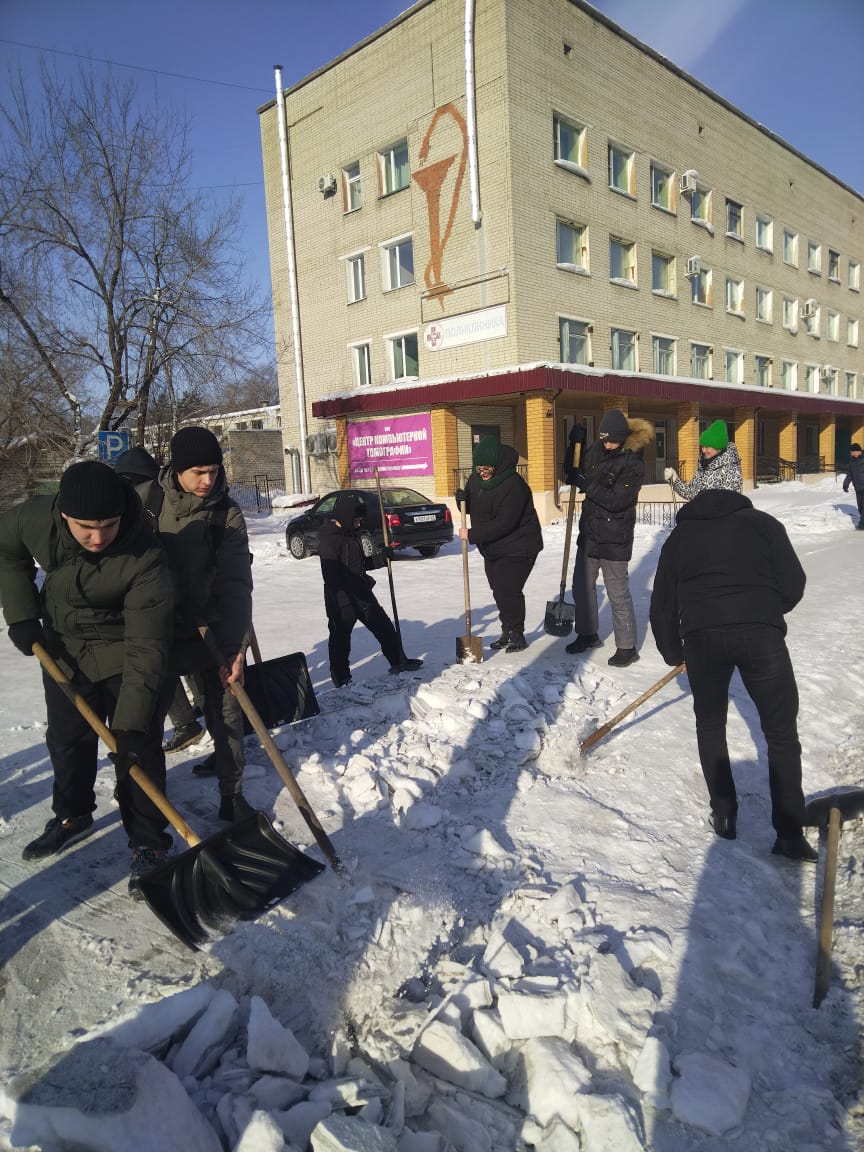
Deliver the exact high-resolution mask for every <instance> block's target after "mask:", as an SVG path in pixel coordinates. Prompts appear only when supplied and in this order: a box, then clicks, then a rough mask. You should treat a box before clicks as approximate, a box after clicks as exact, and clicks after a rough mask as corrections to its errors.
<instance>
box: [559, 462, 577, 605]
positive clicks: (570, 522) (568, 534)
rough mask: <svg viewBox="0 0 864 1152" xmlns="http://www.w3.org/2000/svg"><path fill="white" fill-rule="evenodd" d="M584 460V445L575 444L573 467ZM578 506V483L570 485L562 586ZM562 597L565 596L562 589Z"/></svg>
mask: <svg viewBox="0 0 864 1152" xmlns="http://www.w3.org/2000/svg"><path fill="white" fill-rule="evenodd" d="M581 460H582V445H581V444H574V445H573V467H574V468H578V467H579V464H580V462H581ZM575 508H576V485H575V484H571V485H570V501H569V503H568V505H567V530H566V531H565V533H564V560H563V562H562V564H561V588H562V590H563V588H564V585H565V584H566V583H567V570H568V568H569V567H570V537H571V536H572V534H573V512H574V510H575ZM561 598H562V599H563V598H564V593H563V591H562V593H561Z"/></svg>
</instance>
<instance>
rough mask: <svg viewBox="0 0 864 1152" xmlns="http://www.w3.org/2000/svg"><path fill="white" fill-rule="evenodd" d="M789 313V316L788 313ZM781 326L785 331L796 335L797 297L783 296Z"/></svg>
mask: <svg viewBox="0 0 864 1152" xmlns="http://www.w3.org/2000/svg"><path fill="white" fill-rule="evenodd" d="M790 313H791V318H790V316H789V314H790ZM783 327H784V328H785V330H786V331H787V332H791V333H792V335H793V336H794V335H796V334H797V332H798V297H797V296H784V297H783Z"/></svg>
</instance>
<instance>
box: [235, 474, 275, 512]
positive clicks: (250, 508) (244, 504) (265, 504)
mask: <svg viewBox="0 0 864 1152" xmlns="http://www.w3.org/2000/svg"><path fill="white" fill-rule="evenodd" d="M228 491H229V493H230V495H231V498H232V500H236V501H237V503H238V504H239V505H240V507H241V508H242V509H243V511H244V512H272V511H273V497H274V496H284V495H285V479H284V477H281V476H280V477H279V479H278V480H276V481H272V482H271V480H270V477H269V476H268V475H267V473H266V472H262V473H258V474H256V475H254V476H252V477H249V478H246V479H243V478H240V479H235V480H232V481H231V482H230V483H229V484H228Z"/></svg>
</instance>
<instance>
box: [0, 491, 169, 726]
mask: <svg viewBox="0 0 864 1152" xmlns="http://www.w3.org/2000/svg"><path fill="white" fill-rule="evenodd" d="M34 560H35V563H34ZM37 564H38V565H39V567H40V568H41V569H42V570H43V571H44V572H45V579H44V581H43V583H42V587H41V589H40V588H38V587H37V582H36V574H37V570H36V565H37ZM0 600H2V602H3V615H4V616H5V618H6V623H7V624H17V623H19V622H20V621H21V620H40V619H41V620H42V623H43V627H44V629H45V635H46V639H47V641H48V646H49V648H50V649H51V654H52V655H53V656H55V658H56V659H57V660H58V661H59V663H60V664H61V665H62V666H63V667H64V669H65V670H66V672H67V674H68V675H70V676H72V675H74V674H75V672H76V670H78V671H80V673H81V675H83V676H84V677H86V678H87V680H89V681H90V682H91V683H96V682H98V681H100V680H106V679H108V677H110V676H116V675H118V674H122V676H123V685H122V688H121V690H120V696H119V699H118V702H117V708H116V711H115V713H114V717H113V720H112V725H113V727H114V728H116V729H120V730H129V731H135V732H144V731H146V730H147V728H148V727H149V725H150V722H151V718H152V715H153V711H154V709H155V705H156V700H157V697H158V694H159V689H160V686H161V684H162V681H163V679H164V677H165V674H166V670H167V666H168V655H169V652H170V650H171V643H172V621H173V609H174V602H173V591H172V585H171V577H170V573H169V572H168V570H167V568H166V567H165V561H164V556H163V554H162V549H161V548H160V547H159V545H158V542H157V541H156V540H155V538H154V536H153V534H152V532H151V531H150V529H149V528H148V527H147V526H146V524H145V523H144V519H143V516H142V512H141V506H140V504H139V502H138V499H137V497H136V495H135V492H134V490H133V489H132V488H131V486H130V488H129V490H128V492H127V494H126V503H125V506H124V509H123V513H122V517H121V522H120V531H119V533H118V535H117V538H116V540H115V541H114V543H113V544H111V546H110V547H108V548H106V549H105V550H104V551H103V552H99V553H93V552H88V551H86V549H84V548H82V547H81V545H80V544H78V542H77V541H76V540H75V538H74V537H73V536H72V534H71V533H70V532H69V529H68V528H67V527H66V522H65V521H64V520H63V518H62V516H61V515H60V512H59V510H58V508H57V497H56V496H34V497H33V498H32V499H30V500H25V501H24V502H23V503H22V504H17V505H15V506H14V507H12V508H10V509H9V510H8V511H6V512H4V513H3V514H2V515H0Z"/></svg>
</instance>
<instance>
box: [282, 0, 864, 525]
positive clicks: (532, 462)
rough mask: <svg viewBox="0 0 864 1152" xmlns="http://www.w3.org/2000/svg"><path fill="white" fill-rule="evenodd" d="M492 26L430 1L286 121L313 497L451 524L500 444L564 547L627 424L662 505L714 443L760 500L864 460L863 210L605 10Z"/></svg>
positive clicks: (288, 232)
mask: <svg viewBox="0 0 864 1152" xmlns="http://www.w3.org/2000/svg"><path fill="white" fill-rule="evenodd" d="M468 8H469V10H470V11H469V15H468V17H467V20H466V5H465V3H464V0H419V2H418V3H415V4H414V5H413V6H412V7H410V8H409V9H408V10H407V11H406V12H404V13H403V14H402V15H401V16H399V17H398V18H397V19H395V20H394V21H392V22H391V23H390V24H388V25H387V26H386V27H384V28H382V29H381V30H380V31H378V32H376V33H374V34H373V35H372V36H370V37H368V38H367V39H366V40H365V41H363V42H362V43H361V44H359V45H357V46H356V47H355V48H354V49H352V50H350V51H349V52H347V53H345V54H344V55H342V56H340V57H339V58H338V59H336V60H334V61H332V62H331V63H330V64H328V65H326V66H325V67H323V68H321V69H320V70H319V71H317V72H315V73H313V74H312V75H310V76H308V77H306V78H305V79H304V80H302V81H301V82H299V83H298V84H296V85H294V87H292V88H291V89H289V90H286V91H285V93H284V100H283V102H282V103H283V108H284V124H281V125H280V116H279V102H278V101H273V102H272V103H270V104H268V105H266V106H265V107H264V108H262V109H261V110H260V126H261V139H262V151H263V160H264V172H265V191H266V197H267V212H268V228H269V235H270V259H271V270H272V281H273V300H274V317H275V326H276V336H277V347H278V348H279V349H283V350H284V352H283V353H282V354H281V355H280V362H279V385H280V399H281V408H282V416H283V424H282V433H283V438H284V443H285V448H286V452H289V453H290V452H292V451H296V450H300V451H302V450H303V449H304V448H305V449H306V450H307V451H309V452H310V453H311V455H310V456H309V457H307V459H308V466H309V468H310V477H311V483H312V486H313V487H315V486H316V484H320V483H325V482H328V483H329V482H330V480H331V477H332V475H335V476H336V477H337V478H338V480H339V481H340V482H341V483H343V484H347V483H348V482H349V480H353V481H355V482H356V481H357V480H360V481H362V480H364V479H369V478H370V476H372V475H374V465H375V464H378V465H379V466H380V468H381V475H382V476H388V477H396V476H401V477H402V478H406V477H410V478H411V479H410V483H411V484H412V486H414V487H416V488H418V489H420V490H422V491H424V492H427V493H428V494H430V495H432V494H434V495H437V496H439V497H443V496H448V495H449V494H451V493H452V492H453V490H454V487H455V486H456V480H457V478H458V476H459V474H460V472H461V470H463V469H465V468H467V467H469V466H470V459H471V446H472V442H473V441H474V440H476V438H477V437H478V436H480V435H482V434H484V433H487V432H492V433H494V434H497V435H499V436H500V438H501V439H502V440H504V441H506V442H509V443H512V444H513V445H514V446H515V447H516V448H517V450H518V451H519V453H520V457H521V459H522V461H523V462H524V463H526V464H527V478H528V481H529V483H530V485H531V487H532V489H533V491H534V494H535V500H536V502H537V505H538V510H539V511H540V513H541V517H543V518H547V519H548V517H549V516H551V515H552V514H553V512H554V510H555V504H556V500H557V482H558V480H559V478H560V474H561V473H560V469H561V463H562V460H563V455H564V447H565V444H566V437H567V432H568V429H569V427H570V425H571V424H572V422H573V420H574V419H577V418H579V419H584V420H586V421H587V423H588V428H589V433H591V434H593V433H594V431H595V430H596V426H597V423H598V422H599V419H600V417H601V415H602V413H603V411H604V410H606V409H607V408H610V407H619V408H621V409H623V410H624V411H626V412H628V413H629V414H630V415H633V416H641V417H644V418H646V419H649V420H651V421H652V422H653V423H654V425H655V427H656V430H657V440H656V444H655V447H654V449H653V451H652V456H651V458H650V459H648V460H647V461H646V469H647V471H648V474H649V475H652V474H653V476H654V477H656V478H659V479H662V471H663V468H664V466H665V465H666V464H668V463H672V464H675V465H676V466H678V467H679V470H681V471H682V474H683V475H685V476H690V475H692V474H693V470H694V468H695V467H696V464H697V461H698V437H699V433H700V430H701V429H702V428H704V427H705V425H706V424H708V423H710V422H712V421H713V420H715V419H718V418H722V419H725V420H726V421H727V423H728V425H729V429H730V433H732V435H733V436H734V439H735V442H736V444H737V446H738V449H739V452H740V454H741V457H742V463H743V468H744V474H745V480H746V481H748V482H752V481H753V480H754V479H755V478H757V476H758V475H760V473H761V472H762V470H763V469H764V470H766V471H767V472H768V473H770V472H771V471H772V470H773V469H777V468H785V469H787V470H789V471H794V470H798V471H799V472H800V471H816V470H820V469H831V468H833V467H834V465H835V462H836V460H837V458H838V456H839V457H840V458H845V456H846V454H847V452H848V444H849V442H850V440H851V439H857V440H862V441H864V357H862V351H861V345H860V340H859V328H860V316H861V284H860V277H861V262H862V248H864V245H862V240H861V232H862V229H864V201H862V197H861V195H860V194H858V193H857V192H855V191H854V190H853V189H851V188H849V187H847V186H846V185H844V184H842V183H841V182H840V181H839V180H837V179H836V178H835V177H833V176H832V175H831V174H830V173H828V172H826V171H825V170H824V169H822V168H820V167H819V166H818V165H816V164H813V163H812V162H810V161H809V160H808V159H807V158H806V157H804V156H802V155H801V154H800V153H798V152H797V151H796V150H795V149H794V148H793V147H791V146H790V145H789V144H787V143H785V142H784V141H783V140H781V139H779V138H778V137H777V136H775V135H773V134H772V133H771V132H770V131H768V130H766V129H765V128H763V127H761V126H760V125H758V124H756V123H755V122H754V121H753V120H751V119H750V118H749V117H748V116H747V115H746V114H745V113H744V112H742V111H740V110H738V109H736V108H734V107H733V106H732V105H730V104H729V103H727V102H726V101H724V100H722V99H721V98H720V97H719V96H717V95H716V94H714V93H712V92H711V91H709V90H708V89H707V88H705V87H704V86H703V85H701V84H699V83H698V82H697V81H695V80H694V79H692V78H691V77H689V76H688V75H687V74H686V73H684V72H682V71H681V70H680V69H678V68H676V67H675V66H674V65H673V64H671V63H670V62H669V61H667V60H665V59H664V58H663V57H661V56H659V55H658V54H657V53H655V52H654V51H652V50H651V49H649V48H647V47H646V46H644V45H642V44H640V43H639V42H638V41H636V40H635V39H634V38H633V37H631V36H629V35H628V34H627V33H625V32H623V31H622V30H621V29H620V28H618V27H617V26H616V25H614V24H613V23H611V22H610V21H609V20H608V19H606V18H605V17H603V16H601V15H600V14H599V13H598V12H596V11H595V10H594V9H593V8H591V7H590V6H588V5H586V4H583V3H581V0H534V3H532V4H525V3H524V0H476V2H475V3H474V5H473V6H471V5H469V6H468ZM283 165H284V169H283ZM283 170H284V172H285V174H286V176H285V180H284V181H283ZM286 216H287V220H288V225H287V227H286ZM301 410H302V421H301ZM301 431H302V432H303V433H304V434H305V440H303V442H301ZM328 434H329V449H330V450H329V452H328V447H327V446H328ZM288 480H289V482H290V480H291V477H290V475H289V476H288Z"/></svg>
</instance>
